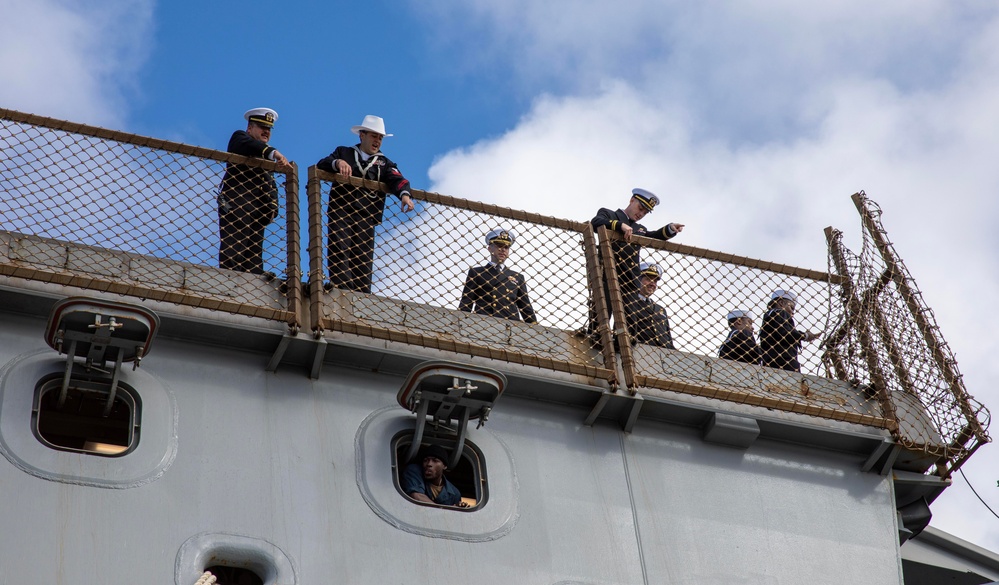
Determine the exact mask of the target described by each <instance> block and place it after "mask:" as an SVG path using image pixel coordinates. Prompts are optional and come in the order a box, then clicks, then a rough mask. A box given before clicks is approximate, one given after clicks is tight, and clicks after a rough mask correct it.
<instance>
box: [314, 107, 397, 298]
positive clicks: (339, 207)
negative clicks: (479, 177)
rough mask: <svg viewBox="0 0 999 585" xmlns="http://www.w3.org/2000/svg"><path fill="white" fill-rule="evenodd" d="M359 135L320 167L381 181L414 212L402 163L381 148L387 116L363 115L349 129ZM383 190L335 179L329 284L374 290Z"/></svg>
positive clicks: (329, 214)
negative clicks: (373, 279) (376, 248)
mask: <svg viewBox="0 0 999 585" xmlns="http://www.w3.org/2000/svg"><path fill="white" fill-rule="evenodd" d="M350 131H351V132H353V133H354V134H357V135H358V136H360V137H361V142H360V143H358V144H355V145H354V146H339V147H337V149H336V150H334V151H333V152H332V153H331V154H330V155H329V156H327V157H326V158H324V159H322V160H320V161H319V163H318V164H317V165H316V166H317V167H318V168H320V169H322V170H324V171H329V172H331V173H339V174H341V175H346V176H348V177H359V178H362V179H367V180H369V181H379V182H382V183H385V185H386V186H388V189H389V192H391V193H393V194H395V195H397V196H398V197H399V199H400V201H401V209H402V210H403V211H407V212H408V211H413V209H414V208H415V205H414V204H413V199H412V197H411V196H410V193H409V189H410V186H409V181H408V180H407V179H406V177H404V176H402V173H401V172H399V167H397V166H396V164H395V163H394V162H392V161H391V160H389V158H388V157H387V156H385V155H384V154H383V153H382V152H381V146H382V139H383V138H385V137H386V136H392V135H391V134H386V133H385V121H384V120H382V119H381V118H379V117H378V116H370V115H369V116H365V117H364V121H363V122H361V123H360V124H359V125H357V126H354V127H352V128H351V129H350ZM384 211H385V193H381V192H379V191H372V190H370V189H367V188H364V187H354V186H353V185H345V184H343V183H334V185H333V188H332V190H331V191H330V200H329V208H328V210H327V212H326V218H327V224H326V226H327V237H328V238H329V240H328V243H327V247H326V264H327V268H328V269H329V278H330V280H329V282H328V283H327V285H326V289H327V290H329V289H331V288H340V289H346V290H354V291H358V292H363V293H370V292H371V273H372V271H373V264H374V255H375V227H376V226H377V225H378V224H380V223H381V222H382V215H383V213H384Z"/></svg>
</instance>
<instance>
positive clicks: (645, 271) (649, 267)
mask: <svg viewBox="0 0 999 585" xmlns="http://www.w3.org/2000/svg"><path fill="white" fill-rule="evenodd" d="M638 273H639V274H641V275H642V276H648V277H649V278H654V279H656V280H659V279H660V278H662V276H663V269H662V268H660V267H659V265H658V264H652V263H651V262H642V263H641V264H639V265H638Z"/></svg>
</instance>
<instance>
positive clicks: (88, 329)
mask: <svg viewBox="0 0 999 585" xmlns="http://www.w3.org/2000/svg"><path fill="white" fill-rule="evenodd" d="M159 326H160V319H159V317H157V316H156V314H155V313H153V312H152V311H150V310H148V309H144V308H142V307H137V306H135V305H127V304H125V303H116V302H114V301H102V300H97V299H88V298H84V297H70V298H68V299H63V300H61V301H59V302H58V303H56V304H55V306H53V307H52V312H51V313H49V320H48V324H47V325H46V327H45V342H46V343H48V344H49V347H51V348H52V349H54V350H56V351H58V352H59V353H60V354H66V370H65V373H64V374H63V379H62V388H61V389H60V391H59V401H58V408H62V406H63V404H65V402H66V395H67V393H68V392H69V385H70V384H69V383H70V380H71V378H72V374H73V368H74V365H75V366H76V367H83V368H85V369H86V371H87V372H97V373H99V374H103V375H105V376H108V377H110V378H111V385H110V392H109V393H108V398H107V403H106V405H105V407H104V416H108V414H109V413H110V412H111V406H112V405H113V404H114V398H115V393H116V392H117V389H118V379H119V377H120V370H121V364H122V363H125V362H132V369H135V368H137V367H138V366H139V362H140V361H141V360H142V358H143V357H145V356H146V355H147V354H149V347H150V345H151V344H152V341H153V337H154V336H155V335H156V330H157V329H158V328H159ZM78 357H79V358H83V361H82V363H81V362H77V361H76V358H78Z"/></svg>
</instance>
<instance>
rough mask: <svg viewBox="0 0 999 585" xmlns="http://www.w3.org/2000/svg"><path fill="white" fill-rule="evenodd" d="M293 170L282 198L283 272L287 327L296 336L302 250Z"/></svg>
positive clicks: (296, 169)
mask: <svg viewBox="0 0 999 585" xmlns="http://www.w3.org/2000/svg"><path fill="white" fill-rule="evenodd" d="M292 165H293V167H294V170H293V171H292V172H290V173H285V179H284V198H285V213H286V214H287V219H286V223H287V226H286V227H287V229H288V267H287V269H286V271H285V275H286V276H285V277H286V279H287V280H286V281H285V286H286V287H287V288H286V292H285V294H286V295H287V298H288V312H289V313H291V316H289V318H288V327H289V329H291V334H292V335H297V334H298V332H299V330H300V329H301V327H302V317H301V315H300V312H301V309H302V250H301V244H300V239H299V238H300V237H301V232H300V229H299V217H298V213H299V212H298V165H297V164H295V163H292Z"/></svg>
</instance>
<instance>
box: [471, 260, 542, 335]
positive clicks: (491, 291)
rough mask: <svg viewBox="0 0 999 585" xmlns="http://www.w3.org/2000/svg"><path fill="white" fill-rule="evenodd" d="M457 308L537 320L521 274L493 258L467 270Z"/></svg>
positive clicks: (518, 319)
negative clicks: (501, 265) (495, 261)
mask: <svg viewBox="0 0 999 585" xmlns="http://www.w3.org/2000/svg"><path fill="white" fill-rule="evenodd" d="M458 310H461V311H465V312H466V313H471V312H474V313H478V314H479V315H491V316H493V317H499V318H501V319H510V320H511V321H520V318H521V316H523V318H524V322H525V323H537V322H538V320H537V317H536V316H535V315H534V308H533V307H532V306H531V299H530V298H528V296H527V283H526V282H525V281H524V275H523V274H521V273H519V272H515V271H513V270H510V269H509V268H506V267H505V266H504V267H500V266H498V265H496V264H494V263H492V262H490V263H489V264H488V265H486V266H476V267H474V268H470V269H469V270H468V277H467V278H466V279H465V288H464V290H463V291H462V293H461V301H460V302H459V303H458Z"/></svg>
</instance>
